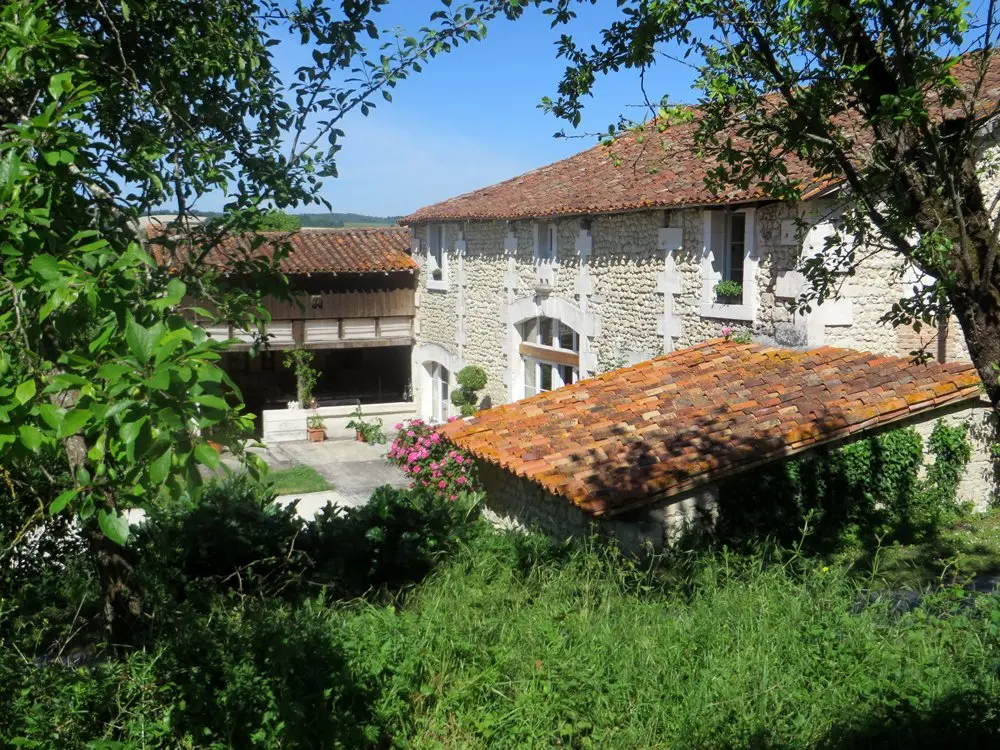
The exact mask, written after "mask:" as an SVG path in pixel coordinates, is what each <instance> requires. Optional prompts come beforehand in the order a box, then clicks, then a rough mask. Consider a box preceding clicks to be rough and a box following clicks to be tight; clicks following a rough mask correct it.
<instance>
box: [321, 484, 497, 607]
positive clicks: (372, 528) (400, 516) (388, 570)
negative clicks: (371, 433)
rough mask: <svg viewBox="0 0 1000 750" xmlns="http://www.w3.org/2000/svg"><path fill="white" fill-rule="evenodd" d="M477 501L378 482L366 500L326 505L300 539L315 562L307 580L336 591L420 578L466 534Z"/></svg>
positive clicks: (343, 593)
mask: <svg viewBox="0 0 1000 750" xmlns="http://www.w3.org/2000/svg"><path fill="white" fill-rule="evenodd" d="M477 502H478V498H477V497H476V496H475V495H473V494H470V493H467V492H463V493H461V494H460V495H459V496H457V497H456V499H455V500H454V501H452V500H447V501H442V499H441V496H440V495H439V494H437V493H432V492H427V491H424V490H422V489H412V490H400V489H396V488H394V487H390V486H389V485H383V486H382V487H379V488H378V489H376V490H375V492H373V493H372V496H371V498H370V499H369V500H368V502H367V503H366V504H365V505H361V506H358V507H355V508H334V507H331V506H327V507H326V508H324V509H323V510H322V511H321V512H320V514H319V515H318V516H317V517H316V520H315V522H314V523H313V524H310V527H309V534H308V536H307V538H306V539H304V540H303V542H302V543H303V544H304V545H306V547H307V548H308V550H309V554H310V557H311V559H312V560H313V561H314V565H313V569H312V570H311V572H310V576H311V579H312V581H313V582H314V583H322V584H323V585H326V586H330V587H331V590H332V591H333V592H334V593H335V594H336V595H338V596H360V595H362V594H364V593H366V592H370V591H378V590H382V589H388V590H392V589H397V588H399V587H401V586H404V585H406V584H408V583H412V582H415V581H419V580H421V579H422V578H423V577H424V576H425V575H427V573H429V572H430V571H431V569H432V568H433V567H434V564H435V563H436V562H437V560H438V559H439V557H440V556H441V555H442V554H444V553H446V552H448V551H450V550H452V549H454V547H455V545H456V544H457V543H458V542H459V541H461V540H463V539H465V538H467V537H468V536H469V535H470V533H471V532H472V530H473V529H474V528H475V524H474V520H475V517H476V514H475V511H476V505H477Z"/></svg>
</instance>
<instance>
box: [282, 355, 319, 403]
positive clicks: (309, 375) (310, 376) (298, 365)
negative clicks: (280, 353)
mask: <svg viewBox="0 0 1000 750" xmlns="http://www.w3.org/2000/svg"><path fill="white" fill-rule="evenodd" d="M314 358H315V355H314V354H313V352H311V351H310V350H308V349H306V348H305V347H304V346H297V347H295V348H294V349H291V350H290V351H287V352H285V354H284V357H282V360H281V362H282V364H283V365H284V366H285V367H287V368H288V369H289V370H292V371H293V372H294V373H295V394H296V395H297V396H298V397H299V405H300V406H302V407H303V408H306V407H310V406H312V404H313V388H315V387H316V383H317V381H318V380H319V371H318V370H316V369H315V368H314V367H313V366H312V363H313V359H314Z"/></svg>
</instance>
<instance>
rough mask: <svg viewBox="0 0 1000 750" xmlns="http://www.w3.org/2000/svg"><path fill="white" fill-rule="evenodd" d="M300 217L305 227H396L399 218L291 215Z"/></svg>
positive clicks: (208, 215)
mask: <svg viewBox="0 0 1000 750" xmlns="http://www.w3.org/2000/svg"><path fill="white" fill-rule="evenodd" d="M195 214H196V215H197V216H204V217H206V218H211V217H212V216H219V215H220V214H219V212H218V211H196V212H195ZM291 215H292V216H297V217H299V220H301V222H302V226H304V227H390V226H391V227H394V226H396V223H397V222H398V221H399V218H400V217H398V216H368V215H367V214H338V213H328V214H291Z"/></svg>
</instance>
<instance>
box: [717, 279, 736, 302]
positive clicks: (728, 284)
mask: <svg viewBox="0 0 1000 750" xmlns="http://www.w3.org/2000/svg"><path fill="white" fill-rule="evenodd" d="M713 291H714V292H715V296H716V297H727V298H733V299H743V285H742V284H741V283H740V282H738V281H732V280H731V279H723V280H722V281H720V282H719V283H718V284H716V285H715V288H714V290H713Z"/></svg>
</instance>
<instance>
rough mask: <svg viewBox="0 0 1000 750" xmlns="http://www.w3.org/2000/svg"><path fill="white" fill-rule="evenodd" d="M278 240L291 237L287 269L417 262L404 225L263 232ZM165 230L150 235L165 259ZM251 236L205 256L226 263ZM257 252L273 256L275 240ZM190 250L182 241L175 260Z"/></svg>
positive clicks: (410, 267)
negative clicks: (160, 238) (411, 253)
mask: <svg viewBox="0 0 1000 750" xmlns="http://www.w3.org/2000/svg"><path fill="white" fill-rule="evenodd" d="M261 234H262V235H263V236H264V237H267V238H269V239H271V238H273V240H274V242H275V243H278V242H284V241H285V240H286V239H287V241H288V242H290V243H291V250H290V252H289V254H288V257H286V258H285V259H284V260H283V261H282V262H281V266H280V268H281V270H282V272H283V273H288V274H306V273H382V272H387V271H414V270H416V268H417V264H416V262H415V261H414V260H413V258H411V257H410V254H409V249H410V233H409V230H407V229H405V228H403V227H372V228H367V229H302V230H299V231H298V232H293V233H291V234H289V233H287V232H262V233H261ZM162 236H163V235H162V233H160V232H158V231H157V230H155V229H153V230H151V232H150V240H151V242H152V243H153V250H154V257H155V258H156V260H157V262H159V263H161V264H162V263H164V262H165V257H166V255H167V251H166V249H165V248H164V247H163V246H162V245H161V244H158V238H159V237H162ZM248 248H249V242H248V240H246V239H243V238H237V237H229V238H227V239H226V240H224V241H223V242H222V244H221V245H219V246H218V247H216V248H214V249H213V250H212V251H211V252H210V253H209V254H208V256H207V258H206V262H207V263H209V264H211V265H214V266H222V267H224V266H226V265H227V264H228V263H229V262H230V261H231V260H232V259H236V258H241V257H243V256H244V254H245V253H246V252H248ZM253 253H254V254H255V255H262V256H265V257H268V258H270V257H272V255H273V253H274V245H269V244H267V243H266V242H265V244H264V245H262V246H261V247H260V248H258V249H257V250H254V251H253ZM186 255H187V251H186V249H185V248H184V247H183V246H182V247H178V248H177V251H176V254H175V256H174V258H175V262H176V260H179V259H182V258H184V257H186Z"/></svg>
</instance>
